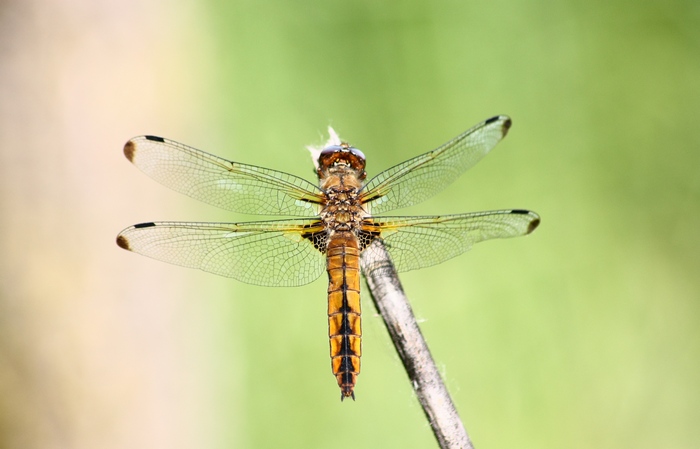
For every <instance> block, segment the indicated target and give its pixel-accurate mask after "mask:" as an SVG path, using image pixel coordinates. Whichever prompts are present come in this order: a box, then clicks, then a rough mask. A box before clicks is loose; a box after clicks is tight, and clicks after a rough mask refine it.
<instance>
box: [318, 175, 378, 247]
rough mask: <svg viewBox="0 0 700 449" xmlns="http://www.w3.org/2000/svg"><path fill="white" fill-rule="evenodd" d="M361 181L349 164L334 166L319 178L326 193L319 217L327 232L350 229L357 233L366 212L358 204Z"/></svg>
mask: <svg viewBox="0 0 700 449" xmlns="http://www.w3.org/2000/svg"><path fill="white" fill-rule="evenodd" d="M361 188H362V181H361V180H360V179H359V178H358V173H357V172H356V170H354V169H353V168H351V167H349V166H336V167H333V168H331V169H330V170H328V172H327V176H325V177H324V178H323V179H322V180H321V189H323V191H324V192H325V194H326V203H325V205H324V206H323V209H322V210H321V219H322V220H323V223H324V224H325V225H326V229H327V230H328V231H329V233H331V234H332V233H333V232H339V231H352V232H354V233H357V232H358V231H359V229H360V225H361V223H362V219H363V218H364V217H365V216H366V215H367V213H366V212H365V211H364V209H363V208H362V205H361V204H360V199H359V194H360V189H361Z"/></svg>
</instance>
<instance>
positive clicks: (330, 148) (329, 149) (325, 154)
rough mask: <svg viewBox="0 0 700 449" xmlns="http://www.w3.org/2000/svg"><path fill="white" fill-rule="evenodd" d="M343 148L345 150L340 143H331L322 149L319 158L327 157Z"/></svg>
mask: <svg viewBox="0 0 700 449" xmlns="http://www.w3.org/2000/svg"><path fill="white" fill-rule="evenodd" d="M342 150H343V147H341V146H340V145H329V146H327V147H326V148H324V149H323V150H321V154H320V155H319V157H318V158H319V159H321V158H322V157H324V158H325V157H328V156H330V155H331V154H333V153H337V152H339V151H342Z"/></svg>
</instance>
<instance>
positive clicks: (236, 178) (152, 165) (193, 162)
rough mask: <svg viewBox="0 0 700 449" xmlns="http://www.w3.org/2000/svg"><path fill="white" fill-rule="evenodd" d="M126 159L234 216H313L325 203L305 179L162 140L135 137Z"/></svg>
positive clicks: (171, 186)
mask: <svg viewBox="0 0 700 449" xmlns="http://www.w3.org/2000/svg"><path fill="white" fill-rule="evenodd" d="M124 155H125V156H126V157H127V159H129V160H130V161H131V162H132V163H133V164H134V165H136V166H137V167H138V168H139V169H140V170H141V171H143V172H144V173H146V174H147V175H148V176H150V177H151V178H153V179H155V180H156V181H158V182H160V183H161V184H164V185H166V186H167V187H170V188H171V189H173V190H177V191H178V192H181V193H184V194H185V195H189V196H191V197H192V198H195V199H198V200H200V201H203V202H205V203H209V204H212V205H214V206H218V207H221V208H223V209H227V210H230V211H234V212H241V213H245V214H257V215H291V216H298V217H312V216H315V215H318V211H319V207H318V204H319V203H320V202H321V201H322V199H323V195H322V194H321V192H320V191H319V189H318V188H317V187H316V186H314V185H313V184H311V183H310V182H308V181H306V180H305V179H302V178H299V177H296V176H293V175H290V174H288V173H284V172H280V171H275V170H270V169H267V168H262V167H256V166H254V165H246V164H239V163H237V162H231V161H228V160H226V159H223V158H220V157H217V156H214V155H211V154H209V153H205V152H204V151H200V150H197V149H195V148H192V147H188V146H187V145H183V144H181V143H177V142H174V141H172V140H169V139H164V138H162V137H155V136H139V137H134V138H133V139H131V140H130V141H128V142H127V143H126V145H125V146H124Z"/></svg>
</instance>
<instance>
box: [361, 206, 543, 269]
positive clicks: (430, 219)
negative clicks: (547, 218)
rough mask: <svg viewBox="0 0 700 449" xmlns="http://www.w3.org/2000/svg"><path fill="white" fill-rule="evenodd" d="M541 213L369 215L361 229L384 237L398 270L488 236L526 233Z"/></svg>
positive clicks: (451, 253) (421, 264)
mask: <svg viewBox="0 0 700 449" xmlns="http://www.w3.org/2000/svg"><path fill="white" fill-rule="evenodd" d="M539 223H540V217H539V216H538V215H537V214H536V213H534V212H530V211H527V210H519V209H512V210H497V211H489V212H474V213H469V214H459V215H436V216H424V217H372V218H371V219H370V220H368V223H367V224H365V225H364V226H363V231H364V232H367V233H373V234H374V235H377V233H379V235H380V237H381V238H382V239H383V240H384V243H385V244H386V247H387V249H388V250H389V254H390V255H391V259H392V261H393V262H394V265H395V266H396V269H397V270H398V271H409V270H415V269H418V268H423V267H429V266H431V265H436V264H439V263H441V262H444V261H446V260H447V259H451V258H452V257H455V256H458V255H460V254H462V253H463V252H465V251H468V250H469V249H470V248H471V247H472V245H473V244H475V243H478V242H482V241H484V240H490V239H503V238H509V237H518V236H521V235H527V234H529V233H531V232H532V231H534V230H535V228H536V227H537V226H538V225H539Z"/></svg>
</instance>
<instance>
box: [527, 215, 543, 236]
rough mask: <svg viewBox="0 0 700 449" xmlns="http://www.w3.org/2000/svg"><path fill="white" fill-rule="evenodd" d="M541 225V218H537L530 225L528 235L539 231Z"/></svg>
mask: <svg viewBox="0 0 700 449" xmlns="http://www.w3.org/2000/svg"><path fill="white" fill-rule="evenodd" d="M539 225H540V217H537V218H535V219H534V220H532V221H531V222H530V225H529V226H528V227H527V233H528V234H530V233H531V232H532V231H534V230H535V229H537V226H539Z"/></svg>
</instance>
